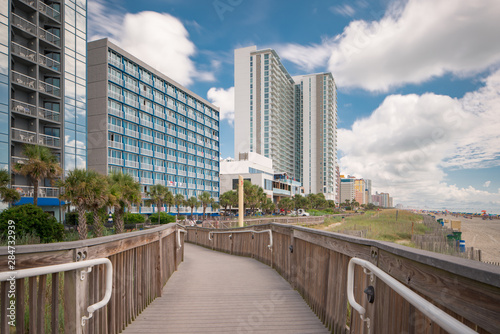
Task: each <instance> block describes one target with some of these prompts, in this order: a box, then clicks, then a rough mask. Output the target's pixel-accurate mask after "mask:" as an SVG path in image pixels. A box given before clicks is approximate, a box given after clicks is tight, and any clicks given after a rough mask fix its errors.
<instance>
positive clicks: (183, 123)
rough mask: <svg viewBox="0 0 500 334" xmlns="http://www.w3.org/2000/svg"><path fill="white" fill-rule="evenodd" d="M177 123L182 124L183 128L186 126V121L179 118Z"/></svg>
mask: <svg viewBox="0 0 500 334" xmlns="http://www.w3.org/2000/svg"><path fill="white" fill-rule="evenodd" d="M177 124H178V125H179V126H182V127H183V128H185V127H186V122H183V121H180V120H179V121H178V122H177Z"/></svg>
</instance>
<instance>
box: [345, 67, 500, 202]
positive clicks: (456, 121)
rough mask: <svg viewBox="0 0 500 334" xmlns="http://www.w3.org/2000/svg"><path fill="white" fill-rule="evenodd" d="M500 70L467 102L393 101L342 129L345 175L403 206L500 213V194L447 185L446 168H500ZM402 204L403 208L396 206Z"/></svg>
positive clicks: (436, 97) (432, 99)
mask: <svg viewBox="0 0 500 334" xmlns="http://www.w3.org/2000/svg"><path fill="white" fill-rule="evenodd" d="M499 83H500V71H498V72H496V73H493V74H492V75H491V76H490V77H489V78H488V79H487V80H485V86H484V87H483V88H481V89H479V90H477V91H475V92H472V93H468V94H466V95H465V96H464V97H463V98H461V99H454V98H451V97H449V96H443V95H436V94H432V93H427V94H423V95H414V94H413V95H390V96H388V97H386V98H385V100H384V101H383V103H382V104H381V105H380V106H379V107H378V108H377V109H376V110H375V111H374V112H373V113H372V114H371V115H370V116H369V117H367V118H363V119H360V120H357V121H356V122H355V123H354V124H353V126H352V128H351V129H339V130H338V132H339V134H338V138H339V150H340V151H341V152H342V155H343V157H342V158H341V159H340V164H341V166H342V169H343V170H344V171H345V172H346V173H348V174H351V175H357V176H362V177H365V178H367V179H371V180H372V184H373V187H374V189H375V190H379V191H388V192H389V193H390V194H391V195H393V196H394V197H395V198H396V203H399V202H401V203H404V204H407V205H411V206H418V207H424V206H428V207H434V208H442V207H448V208H452V207H454V208H462V209H464V210H468V209H469V208H470V207H471V206H474V205H475V206H476V207H478V206H483V208H485V209H488V210H490V211H491V209H494V208H497V209H496V210H498V207H500V192H499V193H494V192H488V191H483V190H478V189H475V188H474V187H468V188H459V187H457V186H456V185H452V184H447V183H446V182H445V181H444V180H445V177H446V174H445V172H444V170H443V168H481V167H495V166H500V159H499V157H500V131H498V129H499V127H500V113H498V110H499V109H500V84H499ZM396 203H395V204H396Z"/></svg>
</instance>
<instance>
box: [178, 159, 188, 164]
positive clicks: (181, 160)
mask: <svg viewBox="0 0 500 334" xmlns="http://www.w3.org/2000/svg"><path fill="white" fill-rule="evenodd" d="M177 162H178V163H181V164H185V163H186V159H184V158H177Z"/></svg>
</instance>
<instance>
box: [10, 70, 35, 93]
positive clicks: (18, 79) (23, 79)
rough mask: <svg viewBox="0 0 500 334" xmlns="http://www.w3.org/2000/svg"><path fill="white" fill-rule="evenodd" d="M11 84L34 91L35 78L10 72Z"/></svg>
mask: <svg viewBox="0 0 500 334" xmlns="http://www.w3.org/2000/svg"><path fill="white" fill-rule="evenodd" d="M12 82H14V83H15V84H18V85H21V86H24V87H27V88H31V89H35V87H36V79H35V78H32V77H30V76H27V75H25V74H22V73H19V72H16V71H12Z"/></svg>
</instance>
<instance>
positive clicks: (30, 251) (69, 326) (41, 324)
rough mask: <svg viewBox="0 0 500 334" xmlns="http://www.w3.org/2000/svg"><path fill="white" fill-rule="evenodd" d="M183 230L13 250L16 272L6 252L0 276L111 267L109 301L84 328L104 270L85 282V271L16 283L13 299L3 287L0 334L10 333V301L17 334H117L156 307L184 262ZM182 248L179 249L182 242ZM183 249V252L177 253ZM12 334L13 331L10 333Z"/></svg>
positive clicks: (1, 253) (0, 254) (0, 255)
mask: <svg viewBox="0 0 500 334" xmlns="http://www.w3.org/2000/svg"><path fill="white" fill-rule="evenodd" d="M180 228H181V227H180V226H179V225H177V224H168V225H164V226H161V227H157V228H153V229H150V230H144V231H138V232H131V233H125V234H119V235H112V236H107V237H101V238H95V239H89V240H82V241H75V242H62V243H54V244H43V245H28V246H17V247H15V253H14V256H15V268H14V270H11V269H10V268H9V267H8V264H9V262H8V260H9V255H11V256H12V254H9V253H8V248H7V247H1V248H0V272H3V271H12V273H13V274H14V272H15V270H19V269H27V268H35V267H42V266H49V265H56V264H63V263H69V262H75V261H85V260H90V259H96V258H103V257H105V258H108V259H109V260H110V261H111V262H112V265H113V289H112V294H111V300H110V301H109V303H108V304H107V305H106V306H105V307H104V308H102V309H99V310H97V311H96V312H95V313H94V315H93V317H92V318H91V319H90V320H88V322H86V325H85V326H83V327H82V326H81V317H82V316H83V315H85V316H86V315H88V313H87V307H88V306H89V305H91V304H93V303H95V302H97V301H99V300H101V299H102V298H103V296H104V292H105V290H104V289H105V266H104V265H99V266H95V267H94V268H93V269H92V271H91V272H90V273H88V274H86V275H85V279H84V280H81V279H80V278H81V270H73V271H67V272H65V273H56V274H52V275H42V276H37V277H30V278H26V279H18V280H16V281H15V282H16V285H15V298H10V297H9V296H8V295H9V291H11V286H10V283H9V282H8V281H7V282H2V283H1V292H0V299H1V302H0V305H1V310H0V315H1V317H0V333H2V334H3V333H9V330H12V329H13V328H9V321H10V320H11V319H10V318H8V316H9V312H10V311H9V310H7V307H8V305H9V300H15V312H14V314H15V318H16V323H15V324H16V327H15V332H17V333H25V332H28V331H29V332H30V333H44V332H48V333H62V332H64V333H110V334H113V333H119V332H121V331H122V330H123V329H124V328H125V327H126V326H127V325H128V324H129V323H130V322H131V321H132V320H133V319H135V318H136V317H137V316H138V315H139V313H141V312H142V311H143V310H144V309H145V308H146V307H147V306H148V305H149V304H150V303H151V302H152V301H153V299H155V298H156V297H158V296H161V294H162V288H163V286H164V285H165V283H166V282H167V280H168V279H169V277H170V276H171V275H172V273H173V272H174V271H175V270H177V267H178V265H179V264H180V262H182V261H183V257H184V247H182V246H183V243H184V242H183V239H184V238H183V236H184V234H181V238H179V239H178V237H177V235H176V231H177V230H178V229H180ZM179 240H180V242H181V245H178V242H179ZM179 246H180V247H179ZM10 333H12V331H11V332H10Z"/></svg>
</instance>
